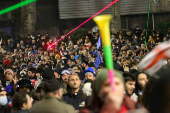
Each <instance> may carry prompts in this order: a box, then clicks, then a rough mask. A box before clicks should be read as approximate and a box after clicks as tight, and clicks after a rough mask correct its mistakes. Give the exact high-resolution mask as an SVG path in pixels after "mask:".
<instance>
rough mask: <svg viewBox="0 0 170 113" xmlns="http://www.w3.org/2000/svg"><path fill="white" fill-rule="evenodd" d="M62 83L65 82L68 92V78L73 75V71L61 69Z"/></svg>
mask: <svg viewBox="0 0 170 113" xmlns="http://www.w3.org/2000/svg"><path fill="white" fill-rule="evenodd" d="M60 75H61V77H60V79H61V83H62V84H64V86H65V87H64V94H66V93H67V86H68V78H69V77H70V76H71V72H70V71H69V70H67V69H64V70H62V71H61V74H60Z"/></svg>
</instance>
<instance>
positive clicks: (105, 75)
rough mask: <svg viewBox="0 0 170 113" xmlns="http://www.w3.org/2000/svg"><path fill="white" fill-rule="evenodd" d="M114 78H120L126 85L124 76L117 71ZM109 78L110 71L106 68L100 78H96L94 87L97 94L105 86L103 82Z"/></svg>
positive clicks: (101, 72)
mask: <svg viewBox="0 0 170 113" xmlns="http://www.w3.org/2000/svg"><path fill="white" fill-rule="evenodd" d="M114 76H115V77H119V78H120V79H121V80H122V81H123V83H125V81H124V78H123V76H122V74H121V73H120V72H119V71H117V70H114ZM107 78H108V69H106V68H104V69H102V70H101V71H100V73H99V75H98V77H97V78H96V80H95V81H94V83H95V85H94V91H95V93H99V90H100V88H101V86H102V84H103V82H104V81H105V80H106V79H107Z"/></svg>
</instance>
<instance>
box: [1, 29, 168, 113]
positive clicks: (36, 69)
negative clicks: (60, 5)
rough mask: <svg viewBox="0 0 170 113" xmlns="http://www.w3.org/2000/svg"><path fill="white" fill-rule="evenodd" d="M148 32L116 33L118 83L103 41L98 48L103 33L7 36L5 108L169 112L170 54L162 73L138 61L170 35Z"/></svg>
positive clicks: (36, 112) (13, 111)
mask: <svg viewBox="0 0 170 113" xmlns="http://www.w3.org/2000/svg"><path fill="white" fill-rule="evenodd" d="M145 34H146V30H143V31H142V30H140V29H139V28H138V27H137V28H136V29H135V30H134V31H122V30H120V31H119V32H117V31H115V32H114V33H112V34H111V44H112V58H113V62H114V76H115V77H114V82H115V83H114V84H110V80H109V78H108V69H106V64H105V56H104V52H103V49H102V45H101V46H100V47H99V48H98V47H97V44H98V40H99V41H100V38H99V37H100V33H99V32H96V33H92V32H91V31H90V30H89V31H88V33H87V35H86V37H82V38H80V39H79V40H74V37H71V36H68V37H65V38H63V39H62V40H61V41H59V42H57V43H55V42H56V41H57V40H58V39H60V38H62V37H63V36H62V35H59V36H56V37H55V38H53V39H52V38H51V37H50V36H49V35H48V33H46V34H45V35H42V34H40V33H39V34H38V35H37V36H33V35H28V36H27V37H25V38H21V37H19V36H18V37H17V38H15V39H14V38H13V37H10V38H9V39H8V40H7V42H5V41H2V42H1V46H0V113H75V112H79V113H127V112H130V113H169V105H170V104H169V101H168V99H169V98H170V93H169V90H168V87H169V86H170V84H169V81H170V76H168V73H169V70H168V68H169V67H170V66H169V64H170V59H168V60H167V61H166V60H165V62H163V64H162V65H163V68H162V69H161V71H160V72H158V73H157V75H156V76H151V75H147V74H146V73H145V72H143V71H141V70H139V69H138V68H137V65H138V63H139V62H140V61H141V60H142V59H143V58H144V56H146V55H147V54H148V53H149V52H150V51H151V50H152V49H153V48H154V47H155V46H157V45H158V44H160V43H161V42H163V41H166V40H169V38H170V35H169V33H167V35H166V36H165V37H160V36H159V35H160V33H159V32H156V31H149V30H148V36H147V37H146V35H145ZM53 43H55V45H54V46H50V45H52V44H53ZM96 47H97V48H96ZM99 57H100V60H101V61H100V62H97V63H96V60H98V58H99ZM113 89H114V90H113Z"/></svg>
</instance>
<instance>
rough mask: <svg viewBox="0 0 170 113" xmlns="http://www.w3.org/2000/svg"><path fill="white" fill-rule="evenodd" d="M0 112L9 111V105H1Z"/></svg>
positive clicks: (6, 112)
mask: <svg viewBox="0 0 170 113" xmlns="http://www.w3.org/2000/svg"><path fill="white" fill-rule="evenodd" d="M0 113H11V107H10V106H9V105H6V106H2V107H1V108H0Z"/></svg>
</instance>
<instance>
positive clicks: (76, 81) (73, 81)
mask: <svg viewBox="0 0 170 113" xmlns="http://www.w3.org/2000/svg"><path fill="white" fill-rule="evenodd" d="M80 84H81V81H80V78H79V77H78V75H72V76H71V77H70V81H69V85H70V87H71V88H72V89H77V88H79V87H80Z"/></svg>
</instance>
